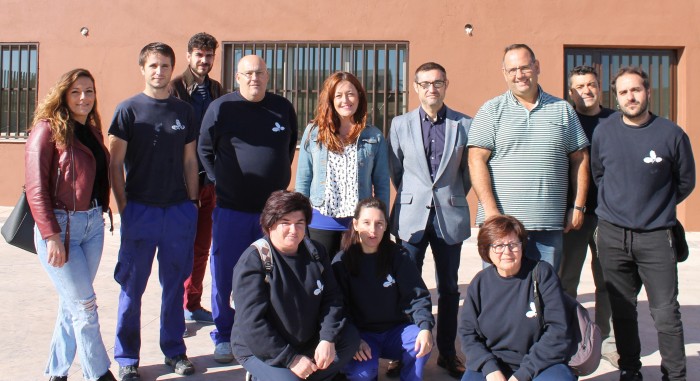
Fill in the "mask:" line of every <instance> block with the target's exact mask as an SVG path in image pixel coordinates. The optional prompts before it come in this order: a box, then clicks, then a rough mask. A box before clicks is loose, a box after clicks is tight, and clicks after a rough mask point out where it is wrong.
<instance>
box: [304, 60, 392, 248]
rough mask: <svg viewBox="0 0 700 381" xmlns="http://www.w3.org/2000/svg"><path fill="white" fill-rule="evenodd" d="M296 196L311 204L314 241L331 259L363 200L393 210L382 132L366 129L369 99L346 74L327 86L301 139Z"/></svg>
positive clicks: (333, 76) (337, 75)
mask: <svg viewBox="0 0 700 381" xmlns="http://www.w3.org/2000/svg"><path fill="white" fill-rule="evenodd" d="M295 188H296V191H297V192H299V193H302V194H303V195H305V196H307V197H309V198H310V199H311V205H312V206H313V219H312V222H311V224H310V225H309V236H310V238H311V239H313V240H315V241H317V242H319V243H320V244H322V245H323V246H324V247H325V249H326V251H327V252H328V253H329V255H330V256H331V257H332V256H333V255H334V254H335V253H337V252H338V250H339V249H340V239H341V237H342V235H343V232H344V231H345V230H347V228H348V224H349V223H350V221H351V220H352V216H353V214H354V212H355V207H356V206H357V203H358V201H359V200H362V199H365V198H367V197H371V196H374V197H376V198H378V199H380V200H382V201H383V202H384V203H385V204H386V205H388V204H389V162H388V159H387V143H386V140H385V139H384V136H383V135H382V132H381V131H380V130H379V129H378V128H376V127H374V126H371V125H368V124H367V95H366V93H365V89H364V88H363V87H362V84H361V83H360V81H359V80H358V79H357V78H356V77H355V76H354V75H352V74H350V73H347V72H336V73H333V74H331V76H330V77H328V78H327V79H326V81H325V82H324V83H323V88H322V89H321V94H320V95H319V101H318V107H317V110H316V117H315V118H314V120H313V121H312V122H311V123H310V124H309V125H308V126H307V127H306V131H304V135H303V136H302V138H301V146H300V149H299V163H298V166H297V174H296V185H295Z"/></svg>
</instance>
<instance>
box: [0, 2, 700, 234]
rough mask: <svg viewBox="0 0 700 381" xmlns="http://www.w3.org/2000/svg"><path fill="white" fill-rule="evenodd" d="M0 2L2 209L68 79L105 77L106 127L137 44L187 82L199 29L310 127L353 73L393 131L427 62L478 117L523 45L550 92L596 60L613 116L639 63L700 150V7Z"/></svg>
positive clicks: (130, 76) (131, 81)
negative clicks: (623, 83)
mask: <svg viewBox="0 0 700 381" xmlns="http://www.w3.org/2000/svg"><path fill="white" fill-rule="evenodd" d="M1 8H2V9H3V12H1V13H0V175H1V176H2V179H3V181H2V182H0V205H13V204H14V202H15V201H16V199H17V196H18V194H19V192H20V189H21V185H22V184H23V179H24V166H23V163H24V156H23V151H24V142H25V138H26V128H27V126H28V124H29V123H30V122H31V119H32V115H31V112H32V110H33V109H34V107H35V106H36V103H37V102H38V101H39V100H40V99H42V98H43V97H44V96H45V94H46V93H47V91H48V89H49V88H50V87H51V86H52V85H53V84H54V83H55V81H56V80H57V79H58V77H59V76H60V75H61V74H62V73H64V72H66V71H68V70H70V69H72V68H75V67H83V68H86V69H88V70H90V71H91V72H92V73H93V74H94V75H95V77H96V81H97V83H96V87H97V94H98V103H99V110H100V113H101V115H102V119H103V123H104V124H105V126H104V130H105V131H106V128H107V125H108V124H109V121H110V120H111V118H112V113H113V112H114V108H115V106H116V105H117V103H118V102H119V101H121V100H123V99H125V98H127V97H129V96H131V95H133V94H135V93H137V92H139V91H141V90H142V89H143V79H142V77H141V74H140V71H139V67H138V64H137V62H138V53H139V50H140V49H141V48H142V47H143V46H144V45H145V44H147V43H149V42H153V41H162V42H165V43H167V44H169V45H171V46H172V47H173V48H174V49H175V51H176V53H177V62H176V65H175V71H174V73H176V74H177V73H180V72H181V71H183V70H184V69H185V68H186V61H185V54H186V46H187V40H188V39H189V37H190V36H191V35H193V34H194V33H197V32H201V31H205V32H207V33H210V34H212V35H214V36H215V37H216V38H217V39H218V40H219V41H220V44H221V47H220V49H219V50H218V51H217V58H216V63H215V66H214V69H213V70H212V73H211V75H212V77H213V78H215V79H219V80H221V81H222V83H223V85H224V86H225V87H226V89H227V90H229V91H230V90H232V89H234V88H235V83H234V80H233V78H234V75H233V74H234V73H235V70H236V68H235V64H236V62H237V60H238V58H240V57H241V56H242V55H244V54H249V53H257V54H260V55H262V56H264V58H265V60H266V62H267V63H268V67H269V68H270V73H271V78H270V84H269V91H274V92H276V93H278V94H281V95H283V96H285V97H288V98H289V99H290V100H292V102H293V103H294V105H295V107H296V109H297V111H298V114H299V122H300V123H299V125H300V126H301V127H300V128H304V126H306V123H307V122H308V121H309V120H310V119H311V118H312V117H313V112H314V108H315V105H316V99H317V95H318V91H319V87H320V84H321V83H322V82H323V80H324V79H325V77H326V76H327V75H328V74H329V73H331V72H333V71H335V70H347V71H352V72H353V73H355V74H356V75H357V76H358V77H359V78H360V79H361V80H362V82H363V84H364V86H365V88H366V89H367V91H368V98H369V99H368V100H369V108H368V110H369V119H370V122H371V123H372V124H375V125H377V126H378V127H380V128H383V129H384V130H385V131H386V129H387V128H388V126H389V124H390V122H391V118H392V117H393V116H395V115H397V114H401V113H404V112H406V111H408V110H411V109H413V108H415V107H417V106H418V99H417V96H416V95H415V93H413V90H412V86H411V82H412V81H413V75H412V73H413V71H414V70H415V68H416V67H417V66H418V65H420V64H421V63H423V62H426V61H436V62H439V63H441V64H442V65H443V66H445V68H446V69H447V72H448V78H449V80H450V86H449V91H448V95H447V99H446V103H447V104H448V105H449V106H450V107H451V108H453V109H456V110H460V111H462V112H465V113H467V114H469V115H472V116H473V115H474V114H475V113H476V111H477V110H478V108H479V107H480V106H481V105H482V104H483V103H484V102H485V101H486V100H487V99H490V98H492V97H494V96H496V95H498V94H500V93H502V92H504V91H505V89H506V84H505V83H504V80H503V76H502V72H501V59H502V55H503V48H504V47H505V46H507V45H509V44H512V43H526V44H528V45H529V46H531V47H532V48H533V50H534V51H535V53H536V54H537V58H538V59H539V61H540V67H541V74H540V84H541V85H542V87H543V88H544V89H545V91H547V92H549V93H552V94H554V95H557V96H560V97H564V96H565V94H566V72H567V71H568V69H570V68H571V67H573V66H575V65H578V64H582V63H586V64H591V65H594V66H596V67H598V68H599V69H600V72H601V75H602V82H603V83H602V85H603V91H604V97H603V98H604V99H603V101H604V103H605V105H606V106H608V107H612V108H614V107H615V105H614V103H612V102H614V97H612V96H611V95H610V94H609V91H610V83H609V78H610V77H611V76H612V75H614V73H615V71H617V68H618V67H620V66H624V65H628V64H632V65H641V66H642V67H643V68H644V69H645V70H646V71H648V72H649V73H650V76H651V79H652V87H653V95H652V97H653V99H652V110H653V111H654V113H656V114H659V115H662V116H664V117H667V118H669V119H672V120H674V121H675V122H676V123H678V124H679V125H680V126H682V127H683V128H684V129H685V130H686V132H687V133H688V135H689V136H690V139H691V143H692V144H693V146H697V143H698V142H700V108H698V107H693V105H697V104H700V86H699V85H700V78H699V74H698V72H697V70H693V69H692V68H697V67H699V66H700V29H699V28H700V27H699V26H698V22H697V20H700V7H699V6H698V5H697V4H696V2H695V1H693V0H679V1H675V2H671V3H668V2H666V3H662V2H659V1H649V0H644V1H630V0H620V1H615V2H607V1H600V0H599V1H594V2H589V3H580V2H573V1H561V2H551V1H546V0H533V1H529V2H521V3H516V2H512V1H505V0H494V1H464V0H462V1H455V0H436V1H433V2H426V1H418V0H385V1H368V0H357V1H354V2H341V1H337V0H328V1H312V0H276V1H271V0H262V1H259V2H252V3H241V2H230V1H222V0H212V1H209V2H204V3H201V2H200V3H197V2H185V1H180V0H173V1H170V2H167V3H165V2H136V1H132V0H125V1H117V2H92V3H82V2H81V3H78V2H51V1H45V0H40V1H32V2H19V1H14V0H3V1H2V4H1ZM300 136H301V133H300ZM469 199H470V203H471V204H472V206H474V205H475V197H474V196H473V195H472V194H470V196H469ZM698 206H700V193H698V192H696V193H694V194H692V195H691V196H690V198H689V199H688V200H687V201H685V202H684V203H683V204H682V205H681V206H680V207H679V209H678V211H679V219H680V220H681V221H684V222H685V225H686V228H687V229H688V230H692V231H698V230H700V211H699V210H700V209H699V208H698ZM472 210H473V211H474V210H476V208H475V207H472Z"/></svg>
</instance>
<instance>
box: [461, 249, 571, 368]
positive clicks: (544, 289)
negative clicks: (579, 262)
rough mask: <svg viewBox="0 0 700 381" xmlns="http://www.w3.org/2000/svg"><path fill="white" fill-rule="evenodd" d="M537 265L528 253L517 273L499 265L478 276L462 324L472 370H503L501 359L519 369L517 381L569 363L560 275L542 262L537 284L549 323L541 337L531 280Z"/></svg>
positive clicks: (483, 271)
mask: <svg viewBox="0 0 700 381" xmlns="http://www.w3.org/2000/svg"><path fill="white" fill-rule="evenodd" d="M535 265H536V262H535V261H533V260H530V259H527V258H524V257H523V261H522V265H521V268H520V271H519V272H518V274H516V275H515V276H512V277H508V278H504V277H501V276H500V275H499V274H498V272H497V270H496V268H495V267H494V266H489V267H488V268H486V269H483V270H481V271H480V272H479V273H478V274H476V276H474V279H473V280H472V282H471V284H469V288H468V289H467V298H466V299H465V300H464V306H463V307H462V316H461V319H460V324H459V336H460V339H461V341H462V351H463V352H464V355H465V356H466V358H467V368H468V369H470V370H473V371H477V372H481V373H482V374H484V376H486V375H488V374H489V373H491V372H494V371H497V370H502V369H501V368H500V367H499V363H498V362H499V360H500V361H501V362H503V363H504V364H506V365H508V366H509V367H510V368H511V370H513V371H515V373H513V376H515V377H516V378H517V379H518V381H530V380H532V379H533V378H534V377H536V376H537V375H538V374H539V373H540V372H542V371H543V370H544V369H547V368H549V367H550V366H552V365H556V364H563V363H565V362H566V357H567V353H568V350H569V347H570V344H571V339H570V338H569V335H568V334H567V315H566V311H565V308H564V302H563V300H562V290H561V286H560V285H559V278H558V277H557V275H556V273H555V272H554V269H552V266H551V265H550V264H548V263H547V262H540V266H539V268H538V272H539V274H538V280H539V283H538V285H539V292H540V294H541V295H542V301H543V304H544V307H543V309H544V323H545V327H546V330H545V331H544V332H543V333H542V335H541V336H540V319H539V317H538V316H537V314H539V313H541V311H535V303H534V302H535V299H534V291H533V284H532V270H533V269H534V267H535Z"/></svg>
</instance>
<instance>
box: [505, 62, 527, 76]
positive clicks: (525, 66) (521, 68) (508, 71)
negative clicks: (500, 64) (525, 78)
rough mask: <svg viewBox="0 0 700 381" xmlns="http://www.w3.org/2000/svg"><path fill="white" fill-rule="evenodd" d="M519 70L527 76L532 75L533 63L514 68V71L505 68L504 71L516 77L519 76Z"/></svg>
mask: <svg viewBox="0 0 700 381" xmlns="http://www.w3.org/2000/svg"><path fill="white" fill-rule="evenodd" d="M518 70H520V72H521V73H523V74H525V75H527V74H530V73H532V62H530V63H529V64H527V65H523V66H518V67H514V68H512V69H506V68H505V67H504V68H503V71H505V72H506V74H508V76H510V77H515V75H516V74H518Z"/></svg>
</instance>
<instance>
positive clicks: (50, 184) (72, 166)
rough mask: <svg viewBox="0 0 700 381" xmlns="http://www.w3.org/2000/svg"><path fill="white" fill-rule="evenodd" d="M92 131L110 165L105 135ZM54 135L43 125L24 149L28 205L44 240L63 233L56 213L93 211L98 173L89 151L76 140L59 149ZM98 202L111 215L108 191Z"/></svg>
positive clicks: (47, 125) (107, 190)
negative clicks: (53, 138)
mask: <svg viewBox="0 0 700 381" xmlns="http://www.w3.org/2000/svg"><path fill="white" fill-rule="evenodd" d="M90 130H91V131H92V133H93V134H94V135H95V137H96V138H97V141H98V142H100V145H101V146H102V149H103V150H104V153H105V158H106V161H107V162H108V163H109V151H107V147H105V145H104V142H103V140H102V132H101V131H99V130H97V128H94V127H91V128H90ZM51 135H52V134H51V128H50V125H49V121H48V120H42V121H40V122H39V123H37V124H36V125H35V126H34V128H32V130H31V133H30V134H29V139H27V144H26V146H25V149H24V160H25V187H26V192H27V202H28V203H29V208H30V209H31V210H32V216H33V217H34V221H35V222H36V225H37V227H38V228H39V232H40V233H41V237H42V238H43V239H47V238H48V237H50V236H52V235H54V234H56V233H60V232H61V228H60V226H59V225H58V221H57V220H56V215H55V214H54V209H66V210H68V211H85V210H88V209H90V202H91V201H92V187H93V183H94V182H95V172H96V168H95V166H96V164H95V157H94V156H93V155H92V152H91V151H90V149H89V148H88V147H86V146H85V145H83V144H82V143H80V141H78V139H77V138H74V139H73V143H72V144H71V145H68V146H65V147H58V146H57V145H56V143H55V142H54V141H52V140H51ZM104 170H108V168H105V169H104ZM107 177H108V178H109V176H107ZM99 201H100V205H102V211H103V212H107V211H109V187H107V189H106V191H104V192H103V194H101V195H100V200H99Z"/></svg>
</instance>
